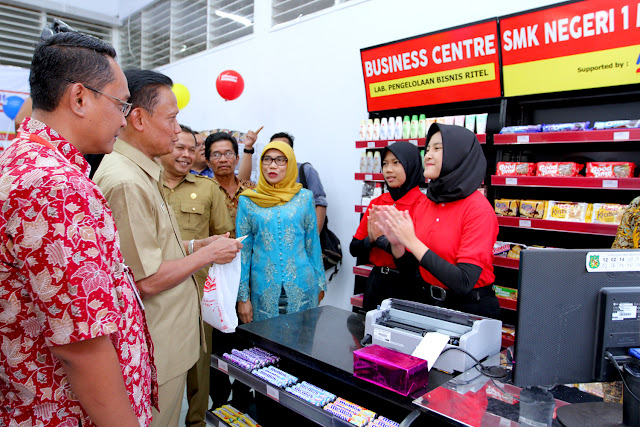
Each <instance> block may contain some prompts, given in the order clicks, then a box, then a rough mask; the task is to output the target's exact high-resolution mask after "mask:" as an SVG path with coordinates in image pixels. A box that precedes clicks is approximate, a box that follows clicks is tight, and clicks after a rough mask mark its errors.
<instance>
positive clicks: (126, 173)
mask: <svg viewBox="0 0 640 427" xmlns="http://www.w3.org/2000/svg"><path fill="white" fill-rule="evenodd" d="M125 75H126V77H127V81H128V84H129V92H130V93H131V98H130V99H129V102H130V103H131V104H133V106H132V109H131V112H130V113H129V116H128V117H127V126H126V127H125V128H124V130H123V131H122V132H121V134H120V139H118V140H117V141H116V143H115V146H114V151H113V153H111V154H109V155H107V156H105V158H104V159H103V161H102V163H101V164H100V167H99V168H98V171H97V172H96V175H95V177H94V180H95V182H96V183H97V184H98V185H99V186H100V188H101V190H102V192H103V193H104V195H105V197H106V198H107V200H108V202H109V205H110V206H111V209H112V211H113V217H114V219H115V222H116V227H117V229H118V232H119V235H120V245H121V250H122V254H123V256H124V259H125V262H126V264H127V265H128V266H129V267H130V268H131V271H132V273H133V275H134V278H135V281H136V285H137V286H138V289H139V290H140V294H141V296H142V299H143V302H144V306H145V309H146V318H147V323H148V326H149V331H150V333H151V338H152V340H153V343H154V347H155V351H154V358H155V362H156V366H157V370H158V383H159V385H160V388H159V393H158V394H159V396H158V397H159V401H160V403H159V407H160V412H157V411H155V410H154V411H153V423H152V425H153V426H162V427H167V426H171V427H173V426H177V425H178V421H179V417H180V409H181V404H182V396H183V393H184V386H185V382H186V377H187V371H188V370H189V369H190V368H191V367H192V366H193V365H194V364H195V363H196V361H197V360H198V358H199V356H200V345H203V346H206V344H205V343H204V333H203V331H202V320H201V318H200V304H199V293H198V287H197V285H196V282H195V280H194V279H193V276H192V274H193V273H195V272H196V271H198V270H200V269H201V268H202V267H204V266H205V265H208V264H209V263H211V262H215V263H218V264H224V263H228V262H230V261H231V260H232V259H233V258H234V257H235V255H236V253H237V252H238V251H239V250H240V248H241V247H242V245H241V244H239V243H238V242H237V241H235V240H233V239H229V238H227V237H219V236H213V237H209V238H207V239H203V240H196V241H193V242H189V243H188V242H186V241H183V240H182V237H181V234H180V230H179V228H178V224H177V222H176V219H175V216H174V214H173V211H172V210H171V208H170V207H168V204H167V202H166V199H165V198H164V195H163V192H162V188H163V184H162V182H163V171H162V167H161V166H160V165H159V164H158V163H156V162H155V161H154V160H153V159H154V158H155V157H156V156H161V155H164V154H167V153H169V152H171V151H172V150H173V146H174V145H175V143H176V141H177V140H178V134H179V133H180V132H181V130H180V127H179V126H178V121H177V120H176V116H177V114H178V112H179V110H178V106H177V101H176V97H175V95H174V94H173V92H172V91H171V86H172V84H173V82H172V81H171V79H170V78H169V77H167V76H165V75H163V74H160V73H157V72H154V71H149V70H128V71H125ZM185 252H188V253H189V255H186V253H185Z"/></svg>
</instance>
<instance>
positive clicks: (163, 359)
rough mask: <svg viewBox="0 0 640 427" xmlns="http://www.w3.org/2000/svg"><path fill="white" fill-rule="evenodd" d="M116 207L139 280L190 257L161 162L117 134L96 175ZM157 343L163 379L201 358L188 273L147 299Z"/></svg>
mask: <svg viewBox="0 0 640 427" xmlns="http://www.w3.org/2000/svg"><path fill="white" fill-rule="evenodd" d="M94 180H95V182H96V183H97V184H98V185H99V186H100V188H101V189H102V191H103V193H104V195H105V197H106V198H107V200H108V201H109V204H110V205H111V209H112V210H113V217H114V218H115V221H116V226H117V227H118V232H119V233H120V242H121V244H122V246H121V250H122V254H123V255H124V259H125V261H126V262H127V265H128V266H129V267H130V268H131V271H132V272H133V275H134V277H135V279H136V280H141V279H144V278H147V277H149V276H151V275H153V274H155V273H156V272H157V271H158V269H159V268H160V264H161V263H162V262H163V261H165V260H173V259H180V258H183V257H184V256H185V253H184V247H183V246H182V237H181V235H180V229H179V228H178V224H177V222H176V219H175V216H174V215H173V211H172V209H171V208H170V207H169V206H168V205H167V203H166V201H165V199H164V196H163V193H162V167H161V166H160V165H159V164H158V163H156V162H154V161H153V160H151V159H150V158H148V157H147V156H145V155H144V154H143V153H142V152H141V151H140V150H138V149H137V148H135V147H133V146H131V145H129V144H127V143H126V142H124V141H122V140H120V139H118V140H117V141H116V143H115V146H114V149H113V153H111V154H107V155H106V156H104V159H103V160H102V163H100V167H99V168H98V170H97V171H96V174H95V176H94ZM144 305H145V307H146V309H147V321H148V323H149V330H150V331H151V337H152V338H153V343H154V346H155V349H156V350H155V360H156V365H157V366H158V382H159V383H160V384H164V383H165V382H167V381H168V380H170V379H172V378H175V377H177V376H178V375H181V374H183V373H184V372H186V371H188V370H189V368H191V367H192V366H193V364H194V363H195V362H196V360H198V356H199V351H200V347H199V345H200V344H199V341H198V339H199V337H200V333H199V332H200V329H201V322H200V320H199V319H200V304H199V298H198V286H197V284H196V282H195V280H194V279H193V277H189V278H188V279H187V280H185V281H184V282H182V283H181V284H180V285H178V286H176V287H174V288H172V289H169V290H166V291H164V292H161V293H159V294H157V295H154V296H152V297H149V298H146V299H145V300H144Z"/></svg>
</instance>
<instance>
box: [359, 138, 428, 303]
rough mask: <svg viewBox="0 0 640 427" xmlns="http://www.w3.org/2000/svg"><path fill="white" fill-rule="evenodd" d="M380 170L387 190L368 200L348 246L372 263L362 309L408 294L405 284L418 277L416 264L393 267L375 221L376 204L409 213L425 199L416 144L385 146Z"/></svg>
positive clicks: (412, 281) (389, 248)
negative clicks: (403, 269) (400, 269)
mask: <svg viewBox="0 0 640 427" xmlns="http://www.w3.org/2000/svg"><path fill="white" fill-rule="evenodd" d="M382 174H383V175H384V179H385V182H386V183H387V187H388V188H389V192H388V193H384V194H383V195H381V196H380V197H376V198H375V199H373V200H372V201H371V204H370V205H369V209H367V211H366V212H365V214H364V216H363V217H362V220H361V221H360V226H359V227H358V230H357V231H356V234H355V235H354V236H353V240H352V241H351V245H350V246H349V251H350V252H351V255H353V256H354V257H364V258H368V259H369V262H370V263H371V264H373V265H374V266H375V267H374V268H373V270H372V271H371V274H370V275H369V277H368V278H367V284H366V290H365V293H364V301H363V308H364V309H365V310H372V309H374V308H376V307H377V305H378V304H380V302H382V300H383V299H385V298H392V297H393V298H405V299H406V298H409V296H410V295H411V293H410V292H409V284H410V283H415V282H416V279H417V278H418V275H417V266H416V268H414V269H413V271H408V269H407V271H405V273H406V274H404V275H402V276H401V275H400V272H399V271H398V270H396V265H395V263H394V262H393V256H392V255H391V246H390V245H389V241H388V240H387V238H386V237H385V236H384V235H383V233H382V230H381V229H380V227H379V226H378V225H376V222H377V220H378V210H379V208H380V206H395V208H396V209H398V210H399V211H407V210H408V211H409V212H410V213H411V212H413V209H414V207H415V206H417V205H418V201H419V200H421V199H425V196H424V194H422V193H421V192H420V189H419V188H418V185H419V184H420V182H424V177H423V169H422V164H421V163H420V152H419V151H418V148H417V147H416V146H415V145H412V144H410V143H408V142H404V141H400V142H396V143H394V144H391V145H389V146H388V147H385V148H384V150H383V151H382ZM409 276H410V277H409Z"/></svg>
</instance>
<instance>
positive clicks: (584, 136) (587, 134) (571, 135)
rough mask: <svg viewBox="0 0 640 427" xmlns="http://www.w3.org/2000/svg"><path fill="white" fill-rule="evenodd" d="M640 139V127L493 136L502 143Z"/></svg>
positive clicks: (497, 142) (563, 142) (496, 142)
mask: <svg viewBox="0 0 640 427" xmlns="http://www.w3.org/2000/svg"><path fill="white" fill-rule="evenodd" d="M611 141H616V142H618V141H640V129H607V130H590V131H589V130H588V131H571V132H539V133H506V134H496V135H494V136H493V143H494V144H495V145H501V144H565V143H566V144H571V143H584V142H611Z"/></svg>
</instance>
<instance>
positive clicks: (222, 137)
mask: <svg viewBox="0 0 640 427" xmlns="http://www.w3.org/2000/svg"><path fill="white" fill-rule="evenodd" d="M218 141H229V142H231V146H232V147H233V152H234V153H236V156H237V155H238V141H236V139H235V138H234V137H233V136H232V135H231V134H229V133H227V132H216V133H212V134H211V135H209V136H208V137H207V139H205V140H204V156H205V158H207V159H208V158H209V156H210V155H211V146H212V145H213V144H214V143H216V142H218Z"/></svg>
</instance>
